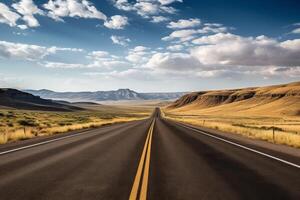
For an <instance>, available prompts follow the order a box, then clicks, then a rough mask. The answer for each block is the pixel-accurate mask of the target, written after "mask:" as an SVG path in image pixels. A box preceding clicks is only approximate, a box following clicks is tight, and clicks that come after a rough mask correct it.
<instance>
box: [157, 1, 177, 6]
mask: <svg viewBox="0 0 300 200" xmlns="http://www.w3.org/2000/svg"><path fill="white" fill-rule="evenodd" d="M176 1H177V2H180V3H182V2H183V0H158V2H160V3H161V4H162V5H169V4H171V3H174V2H176Z"/></svg>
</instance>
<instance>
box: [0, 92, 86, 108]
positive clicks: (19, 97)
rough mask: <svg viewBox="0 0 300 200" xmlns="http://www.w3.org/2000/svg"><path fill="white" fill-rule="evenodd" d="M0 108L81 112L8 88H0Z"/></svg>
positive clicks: (69, 106) (66, 105)
mask: <svg viewBox="0 0 300 200" xmlns="http://www.w3.org/2000/svg"><path fill="white" fill-rule="evenodd" d="M0 106H1V107H8V108H15V109H24V110H47V111H73V110H82V108H79V107H76V106H72V105H68V104H63V103H58V102H55V101H52V100H47V99H42V98H40V97H38V96H34V95H32V94H29V93H26V92H22V91H19V90H16V89H10V88H2V89H1V88H0Z"/></svg>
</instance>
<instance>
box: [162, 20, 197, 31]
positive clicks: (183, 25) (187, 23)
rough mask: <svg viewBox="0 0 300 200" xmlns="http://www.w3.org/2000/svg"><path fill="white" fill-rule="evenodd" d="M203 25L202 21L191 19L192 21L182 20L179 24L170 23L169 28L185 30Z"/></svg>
mask: <svg viewBox="0 0 300 200" xmlns="http://www.w3.org/2000/svg"><path fill="white" fill-rule="evenodd" d="M200 24H201V21H200V19H196V18H191V19H180V20H178V21H177V22H170V23H169V25H168V26H167V27H168V28H171V29H184V28H193V27H197V26H199V25H200Z"/></svg>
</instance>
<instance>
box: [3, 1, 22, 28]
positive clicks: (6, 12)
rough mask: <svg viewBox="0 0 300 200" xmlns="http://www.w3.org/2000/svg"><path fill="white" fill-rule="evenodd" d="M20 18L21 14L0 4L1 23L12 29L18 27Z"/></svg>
mask: <svg viewBox="0 0 300 200" xmlns="http://www.w3.org/2000/svg"><path fill="white" fill-rule="evenodd" d="M20 17H21V16H20V15H19V14H17V13H15V12H14V11H12V10H11V9H10V8H9V7H8V6H6V5H5V4H4V3H1V2H0V23H4V24H8V25H9V26H11V27H13V26H17V21H18V19H20Z"/></svg>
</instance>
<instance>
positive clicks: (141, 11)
mask: <svg viewBox="0 0 300 200" xmlns="http://www.w3.org/2000/svg"><path fill="white" fill-rule="evenodd" d="M175 1H178V2H182V1H181V0H136V1H133V2H128V0H114V5H115V7H116V8H118V9H120V10H124V11H135V12H136V13H137V14H138V15H140V16H142V17H144V18H150V17H151V16H153V15H157V14H160V13H166V14H174V13H175V12H176V9H174V8H173V7H171V6H169V4H171V3H173V2H175ZM152 20H153V19H152ZM156 20H158V18H156Z"/></svg>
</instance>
